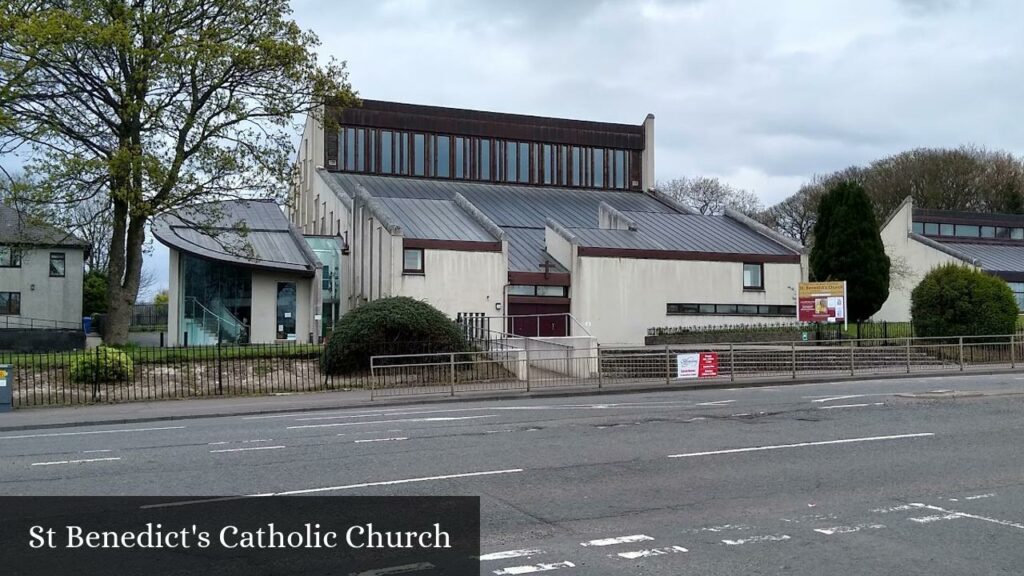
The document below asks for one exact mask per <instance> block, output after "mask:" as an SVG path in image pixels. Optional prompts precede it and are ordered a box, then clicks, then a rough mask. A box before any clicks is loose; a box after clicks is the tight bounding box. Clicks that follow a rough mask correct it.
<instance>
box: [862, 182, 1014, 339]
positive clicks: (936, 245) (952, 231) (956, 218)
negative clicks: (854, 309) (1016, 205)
mask: <svg viewBox="0 0 1024 576" xmlns="http://www.w3.org/2000/svg"><path fill="white" fill-rule="evenodd" d="M881 236H882V242H883V243H884V244H885V252H886V254H888V256H889V259H890V260H891V261H892V263H893V266H894V268H895V269H896V270H897V271H898V274H896V275H894V277H893V279H892V282H891V285H890V287H889V298H888V299H887V300H886V301H885V304H883V305H882V308H881V309H880V310H879V311H878V312H877V313H876V314H875V315H874V317H873V318H874V319H875V320H887V321H901V322H902V321H909V320H910V319H911V315H910V307H911V293H912V292H913V290H914V288H915V287H916V286H917V285H918V284H919V283H920V282H921V279H922V278H924V276H925V275H926V274H927V273H928V272H930V271H931V270H933V269H934V268H936V267H938V266H941V265H943V264H950V263H954V264H961V265H964V266H970V267H972V268H975V269H979V270H984V271H985V272H988V273H990V274H993V275H995V276H998V277H1000V278H1002V279H1003V280H1006V282H1007V283H1008V284H1009V285H1010V288H1011V289H1012V290H1013V292H1014V294H1015V295H1016V297H1017V304H1018V305H1019V306H1020V307H1021V309H1022V310H1024V215H1018V214H986V213H977V212H959V211H948V210H927V209H922V208H915V207H914V203H913V200H912V199H911V198H910V197H907V199H906V200H904V201H903V204H901V205H900V207H899V208H898V209H897V210H896V211H895V212H894V213H893V214H892V216H890V217H889V220H888V221H887V222H886V223H885V225H884V226H883V227H882V231H881Z"/></svg>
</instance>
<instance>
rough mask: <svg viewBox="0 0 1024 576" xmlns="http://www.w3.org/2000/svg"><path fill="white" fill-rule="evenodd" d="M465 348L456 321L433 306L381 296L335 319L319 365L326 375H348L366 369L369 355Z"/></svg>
mask: <svg viewBox="0 0 1024 576" xmlns="http://www.w3.org/2000/svg"><path fill="white" fill-rule="evenodd" d="M468 348H469V344H468V342H467V341H466V337H465V334H463V332H462V329H461V328H460V327H459V325H458V324H456V323H455V322H453V321H452V320H451V319H449V318H448V316H446V315H445V314H444V313H443V312H441V311H440V310H438V309H437V308H434V307H433V306H431V305H430V304H427V303H426V302H422V301H419V300H414V299H412V298H407V297H404V296H402V297H397V298H382V299H380V300H374V301H373V302H370V303H368V304H364V305H362V306H360V307H358V308H356V309H355V310H352V311H351V312H349V313H348V314H345V315H344V316H342V317H341V319H340V320H338V322H337V324H335V325H334V330H333V331H332V332H331V336H330V338H329V339H328V341H327V346H326V347H325V348H324V353H323V356H322V357H321V359H320V369H321V370H322V371H323V372H325V373H327V374H349V373H352V372H358V371H360V370H368V369H369V368H370V358H371V357H372V356H377V355H385V354H429V353H442V352H464V351H466V350H468Z"/></svg>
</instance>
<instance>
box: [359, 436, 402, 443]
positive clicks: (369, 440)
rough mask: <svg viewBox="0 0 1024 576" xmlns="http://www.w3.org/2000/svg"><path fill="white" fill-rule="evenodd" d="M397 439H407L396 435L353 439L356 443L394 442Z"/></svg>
mask: <svg viewBox="0 0 1024 576" xmlns="http://www.w3.org/2000/svg"><path fill="white" fill-rule="evenodd" d="M398 440H408V438H407V437H405V436H396V437H394V438H366V439H363V440H355V441H354V442H355V443H356V444H362V443H364V442H395V441H398Z"/></svg>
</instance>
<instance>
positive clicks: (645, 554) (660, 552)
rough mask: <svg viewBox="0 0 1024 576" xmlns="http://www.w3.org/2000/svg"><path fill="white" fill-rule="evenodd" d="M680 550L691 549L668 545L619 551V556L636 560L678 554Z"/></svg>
mask: <svg viewBox="0 0 1024 576" xmlns="http://www.w3.org/2000/svg"><path fill="white" fill-rule="evenodd" d="M680 552H689V550H687V549H686V548H683V547H682V546H666V547H664V548H651V549H649V550H636V551H634V552H619V553H618V554H617V556H619V557H620V558H625V559H626V560H636V559H637V558H650V557H652V556H664V555H665V554H678V553H680Z"/></svg>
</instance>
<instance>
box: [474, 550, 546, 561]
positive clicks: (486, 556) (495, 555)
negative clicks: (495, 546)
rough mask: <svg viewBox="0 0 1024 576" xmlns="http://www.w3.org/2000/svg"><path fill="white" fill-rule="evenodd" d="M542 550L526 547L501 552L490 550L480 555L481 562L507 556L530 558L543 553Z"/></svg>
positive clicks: (502, 558) (503, 558)
mask: <svg viewBox="0 0 1024 576" xmlns="http://www.w3.org/2000/svg"><path fill="white" fill-rule="evenodd" d="M543 553H544V551H543V550H536V549H527V550H503V551H501V552H491V553H489V554H483V555H482V556H480V561H481V562H488V561H490V560H506V559H509V558H530V557H532V556H537V555H538V554H543Z"/></svg>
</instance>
